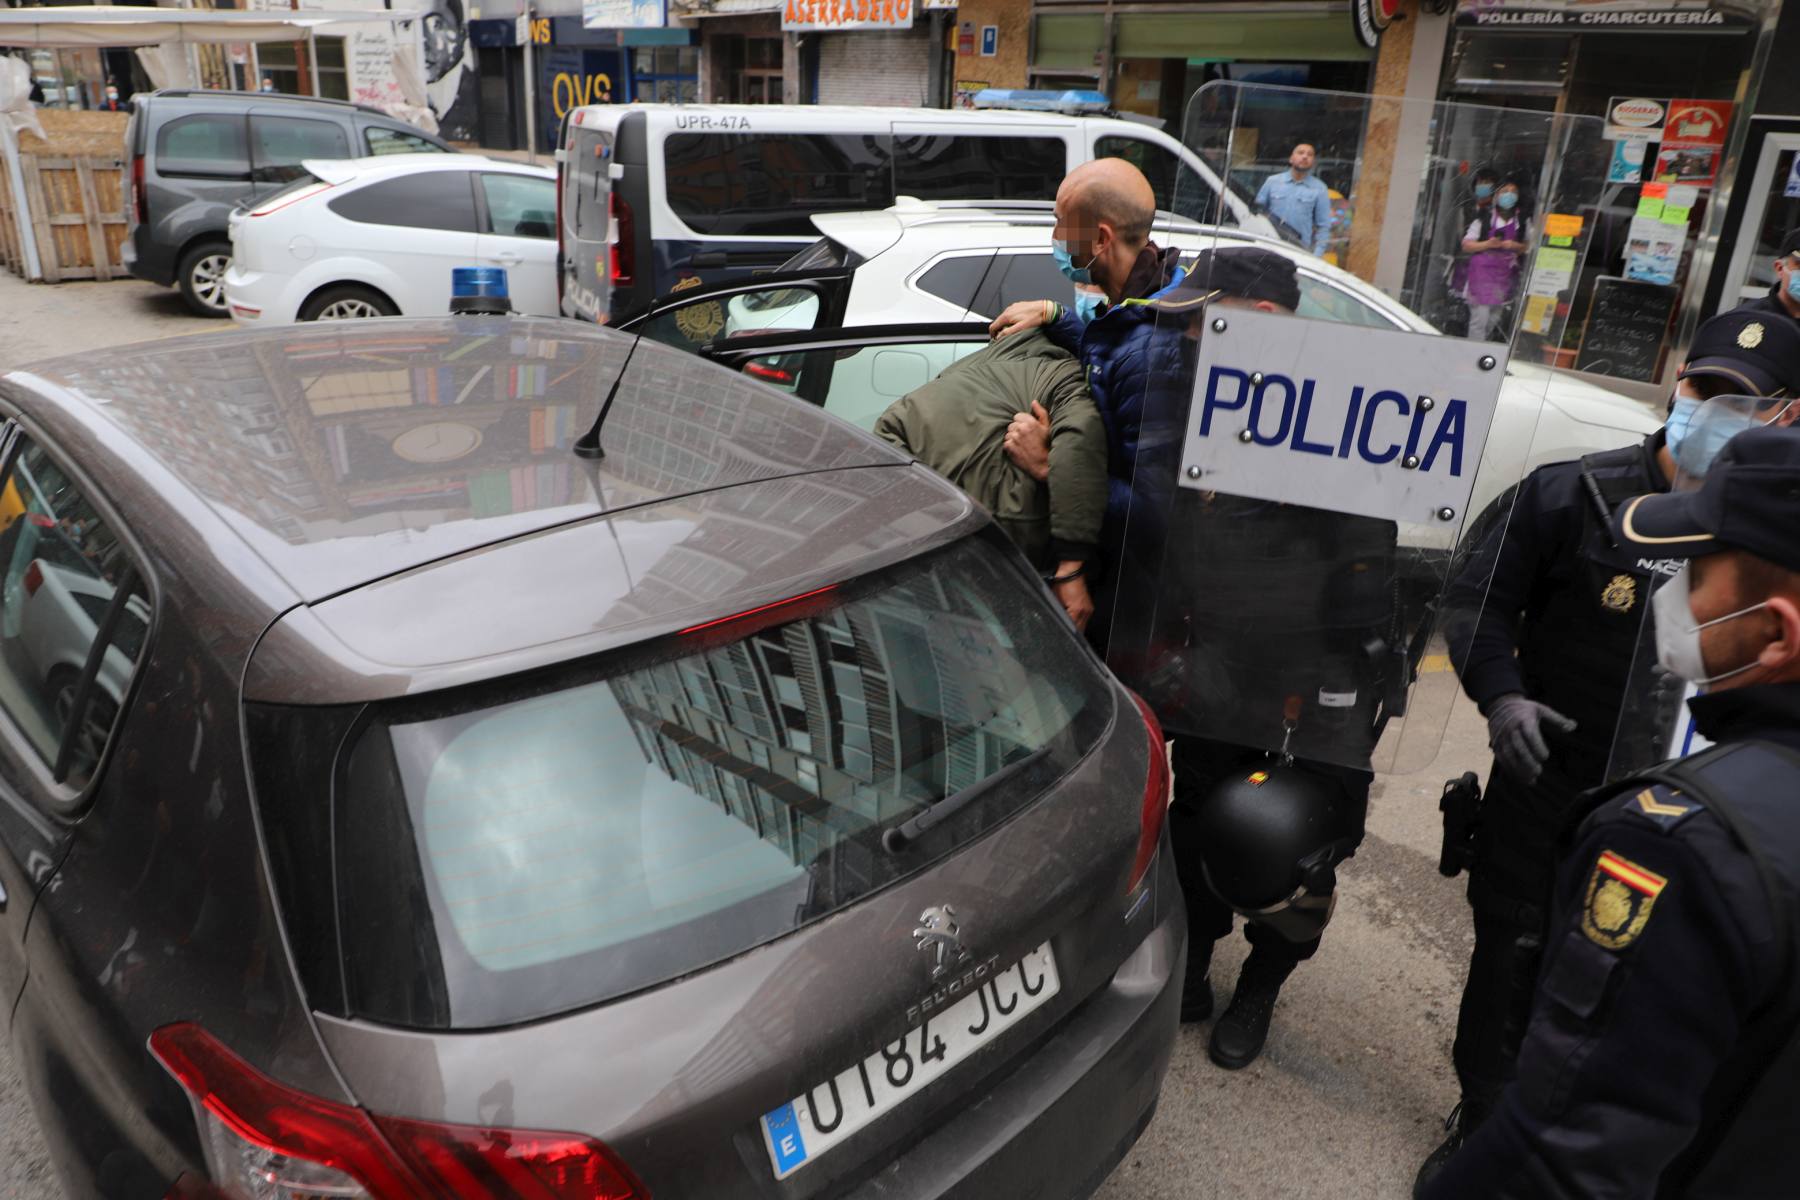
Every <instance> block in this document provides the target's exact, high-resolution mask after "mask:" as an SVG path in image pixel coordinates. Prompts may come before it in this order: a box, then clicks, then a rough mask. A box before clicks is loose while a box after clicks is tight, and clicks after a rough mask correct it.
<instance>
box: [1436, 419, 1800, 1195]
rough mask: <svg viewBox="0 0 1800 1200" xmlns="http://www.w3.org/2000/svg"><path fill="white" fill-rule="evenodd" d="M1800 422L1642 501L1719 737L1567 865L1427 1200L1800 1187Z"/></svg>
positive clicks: (1697, 714) (1675, 655)
mask: <svg viewBox="0 0 1800 1200" xmlns="http://www.w3.org/2000/svg"><path fill="white" fill-rule="evenodd" d="M1797 497H1800V431H1796V430H1793V429H1788V428H1781V427H1776V428H1757V429H1752V430H1750V431H1748V432H1745V433H1740V434H1738V435H1737V436H1736V437H1734V438H1733V439H1732V440H1731V441H1730V442H1729V443H1728V444H1727V445H1726V446H1725V447H1724V449H1723V450H1722V451H1721V453H1720V454H1719V456H1718V458H1717V460H1716V462H1715V463H1714V464H1713V466H1712V469H1711V470H1710V471H1708V473H1707V475H1706V478H1705V480H1704V481H1703V483H1702V484H1701V486H1700V488H1699V489H1698V490H1697V491H1675V492H1672V493H1669V494H1666V495H1663V494H1653V495H1647V496H1642V497H1637V498H1634V499H1632V500H1630V501H1628V502H1627V503H1626V504H1625V505H1623V506H1622V507H1621V509H1620V511H1619V512H1618V514H1617V515H1616V517H1615V520H1614V522H1613V524H1612V532H1613V535H1614V536H1615V537H1616V538H1617V539H1618V540H1619V542H1620V544H1621V545H1622V546H1623V547H1625V548H1627V549H1628V550H1629V551H1630V552H1632V553H1636V554H1640V555H1645V556H1653V557H1658V558H1664V557H1667V558H1673V559H1676V560H1679V561H1681V562H1682V566H1681V567H1680V569H1679V570H1678V571H1677V572H1676V573H1675V574H1674V576H1673V577H1672V578H1671V579H1670V580H1669V582H1668V583H1667V584H1665V585H1664V586H1663V587H1662V588H1661V589H1660V590H1659V591H1658V592H1657V593H1656V596H1655V598H1654V600H1653V601H1652V607H1653V609H1654V613H1653V616H1654V620H1655V640H1656V656H1657V659H1658V661H1659V662H1660V663H1661V664H1662V666H1663V667H1664V668H1665V669H1666V670H1668V671H1670V672H1671V673H1673V674H1675V675H1677V676H1680V677H1682V678H1685V679H1686V680H1688V681H1690V682H1692V683H1694V684H1696V685H1699V686H1700V687H1701V688H1702V693H1703V694H1701V695H1698V696H1696V697H1694V698H1693V699H1692V700H1691V701H1689V703H1688V708H1689V711H1690V712H1691V713H1692V715H1693V719H1694V722H1695V724H1696V725H1697V727H1698V728H1699V730H1700V732H1701V733H1702V734H1703V735H1705V736H1706V737H1707V738H1708V739H1710V740H1711V741H1712V742H1713V743H1714V746H1713V748H1711V749H1708V750H1704V751H1702V752H1700V753H1698V754H1695V755H1693V756H1691V757H1689V758H1686V759H1681V760H1678V761H1675V762H1670V763H1665V764H1663V765H1662V766H1661V767H1657V768H1653V769H1651V770H1650V771H1648V772H1646V773H1644V774H1642V775H1639V776H1637V777H1634V778H1628V779H1626V780H1625V781H1623V782H1621V783H1618V784H1615V785H1613V786H1610V787H1608V788H1606V789H1605V790H1604V791H1603V792H1600V793H1596V795H1597V796H1598V797H1599V798H1598V799H1597V800H1593V801H1591V802H1590V805H1589V807H1590V809H1591V811H1590V812H1589V814H1588V815H1587V817H1586V819H1585V820H1584V821H1583V822H1582V823H1581V824H1580V826H1579V829H1578V831H1577V832H1576V833H1575V835H1574V837H1573V839H1572V846H1573V848H1572V849H1571V850H1570V851H1569V852H1568V853H1567V854H1565V855H1564V856H1563V859H1562V863H1561V866H1560V868H1559V871H1558V877H1557V884H1556V890H1555V898H1554V916H1553V918H1552V920H1551V922H1550V924H1549V927H1548V929H1549V932H1548V936H1547V938H1546V942H1545V961H1544V967H1543V971H1542V972H1541V974H1540V976H1539V978H1538V984H1537V989H1536V1002H1535V1006H1534V1008H1533V1012H1532V1019H1531V1025H1530V1030H1529V1032H1528V1033H1527V1035H1526V1037H1525V1040H1524V1045H1523V1046H1522V1048H1521V1049H1520V1052H1519V1070H1518V1077H1517V1079H1516V1080H1515V1081H1514V1082H1512V1083H1511V1084H1509V1085H1508V1086H1507V1088H1506V1089H1505V1091H1504V1093H1503V1094H1502V1095H1501V1097H1500V1099H1499V1104H1498V1107H1497V1108H1496V1110H1495V1112H1494V1114H1493V1115H1492V1116H1491V1117H1490V1118H1489V1119H1488V1120H1487V1122H1486V1123H1485V1124H1483V1125H1482V1127H1481V1128H1480V1129H1479V1130H1477V1131H1476V1132H1475V1133H1474V1135H1473V1136H1472V1137H1471V1138H1469V1140H1468V1141H1467V1142H1466V1143H1464V1145H1463V1146H1462V1148H1461V1149H1460V1150H1459V1151H1458V1152H1457V1153H1456V1154H1455V1156H1454V1157H1452V1158H1451V1159H1450V1160H1449V1162H1448V1163H1447V1164H1446V1165H1445V1167H1444V1169H1443V1171H1442V1172H1441V1173H1440V1174H1438V1175H1437V1176H1436V1177H1435V1178H1434V1179H1432V1180H1431V1181H1430V1182H1429V1183H1428V1184H1427V1185H1426V1187H1425V1188H1424V1189H1423V1193H1422V1194H1423V1195H1424V1196H1425V1197H1426V1198H1427V1200H1452V1198H1454V1200H1483V1198H1487V1197H1518V1198H1520V1200H1524V1198H1526V1197H1530V1198H1531V1200H1557V1198H1563V1197H1567V1198H1570V1200H1573V1198H1576V1197H1583V1198H1585V1197H1594V1196H1653V1195H1654V1196H1706V1197H1725V1196H1733V1197H1750V1196H1770V1197H1772V1196H1791V1195H1793V1194H1794V1193H1795V1182H1794V1180H1795V1176H1796V1174H1797V1173H1800V1142H1796V1140H1795V1139H1794V1137H1793V1136H1792V1135H1793V1128H1794V1111H1795V1107H1796V1105H1797V1104H1800V1094H1797V1092H1800V902H1797V898H1800V805H1797V804H1796V802H1795V798H1796V797H1797V796H1800V521H1796V519H1795V512H1796V498H1797Z"/></svg>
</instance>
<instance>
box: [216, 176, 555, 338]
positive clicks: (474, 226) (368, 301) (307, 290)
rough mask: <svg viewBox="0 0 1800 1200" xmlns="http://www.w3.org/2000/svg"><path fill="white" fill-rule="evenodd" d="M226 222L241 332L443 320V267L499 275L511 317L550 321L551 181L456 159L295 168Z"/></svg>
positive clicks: (228, 278)
mask: <svg viewBox="0 0 1800 1200" xmlns="http://www.w3.org/2000/svg"><path fill="white" fill-rule="evenodd" d="M302 166H303V167H304V169H305V171H306V172H307V176H306V177H305V178H302V179H301V180H299V181H298V182H296V183H294V184H292V185H290V186H288V187H286V188H283V189H282V190H281V191H279V192H276V193H274V194H273V195H271V196H269V197H267V198H265V199H263V200H259V201H258V202H257V203H256V204H255V205H254V206H253V207H250V208H240V209H239V210H238V211H237V212H234V213H233V214H232V215H231V269H230V270H229V271H227V272H226V275H225V302H226V305H227V307H228V308H229V309H230V311H231V317H232V319H233V320H235V321H237V322H239V323H240V324H244V325H287V324H292V323H293V322H295V321H319V320H333V319H340V318H346V317H391V316H396V315H398V316H407V317H427V316H441V315H442V314H444V313H446V312H449V311H450V271H451V269H452V268H454V267H470V266H493V267H505V268H506V272H507V282H508V285H509V287H510V289H511V292H512V303H513V308H514V309H515V310H516V311H518V312H521V313H525V314H529V315H534V316H555V315H556V312H557V300H556V177H555V173H554V172H553V171H552V170H550V168H548V167H532V166H527V165H525V164H523V163H512V162H503V161H500V160H497V159H488V158H480V157H476V156H474V155H465V154H456V155H449V154H389V155H383V156H381V157H377V158H353V159H343V160H335V161H326V160H311V159H309V160H308V161H306V162H305V163H303V164H302Z"/></svg>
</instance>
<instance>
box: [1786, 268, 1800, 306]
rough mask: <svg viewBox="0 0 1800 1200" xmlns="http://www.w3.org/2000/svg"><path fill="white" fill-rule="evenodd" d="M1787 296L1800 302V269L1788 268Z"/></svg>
mask: <svg viewBox="0 0 1800 1200" xmlns="http://www.w3.org/2000/svg"><path fill="white" fill-rule="evenodd" d="M1787 294H1788V295H1790V296H1792V297H1793V298H1794V299H1796V300H1800V267H1789V268H1788V281H1787Z"/></svg>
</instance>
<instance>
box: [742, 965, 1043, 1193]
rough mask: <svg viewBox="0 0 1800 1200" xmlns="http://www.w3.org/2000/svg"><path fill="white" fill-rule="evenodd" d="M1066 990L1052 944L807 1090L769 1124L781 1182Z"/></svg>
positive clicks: (766, 1133)
mask: <svg viewBox="0 0 1800 1200" xmlns="http://www.w3.org/2000/svg"><path fill="white" fill-rule="evenodd" d="M1060 990H1062V981H1061V980H1060V979H1058V978H1057V974H1056V956H1055V955H1053V954H1051V952H1050V943H1049V942H1045V943H1044V944H1043V945H1041V946H1039V947H1038V948H1037V949H1036V950H1033V951H1032V952H1031V953H1030V954H1027V955H1026V956H1025V957H1024V958H1023V959H1021V960H1020V961H1018V962H1017V963H1014V964H1013V965H1012V966H1010V967H1008V968H1006V969H1005V970H1004V971H1000V972H997V973H996V974H995V975H994V976H993V977H991V978H990V979H989V980H988V981H987V983H985V984H984V985H982V986H981V987H979V988H977V989H976V990H975V991H973V992H971V993H970V994H969V995H967V996H964V997H963V998H962V999H961V1000H958V1001H957V1002H956V1003H955V1004H952V1005H951V1006H950V1007H948V1008H945V1009H942V1010H940V1011H938V1012H935V1013H933V1014H931V1015H930V1016H929V1017H926V1018H925V1019H924V1020H923V1021H921V1022H920V1023H919V1024H918V1026H917V1027H916V1028H913V1029H909V1030H908V1031H907V1032H906V1036H905V1037H902V1038H901V1039H900V1040H898V1041H896V1042H893V1043H891V1044H889V1045H886V1046H883V1047H882V1048H881V1049H880V1050H878V1051H877V1052H875V1053H874V1054H871V1055H869V1057H867V1058H865V1059H863V1060H862V1061H861V1062H859V1063H857V1064H856V1065H855V1066H853V1067H851V1068H850V1069H849V1070H847V1071H840V1072H838V1074H837V1076H836V1077H835V1078H832V1079H827V1080H826V1081H825V1082H823V1083H821V1084H818V1085H817V1086H816V1087H811V1088H808V1089H807V1090H806V1091H805V1092H804V1093H803V1094H801V1095H798V1096H795V1097H794V1098H793V1099H792V1100H790V1101H788V1102H787V1103H786V1104H783V1105H782V1106H781V1107H780V1108H778V1109H775V1110H774V1111H773V1112H770V1113H766V1114H764V1116H763V1118H762V1129H763V1142H764V1144H765V1145H767V1146H768V1148H769V1161H770V1162H771V1163H773V1164H774V1167H775V1178H777V1179H786V1178H787V1177H788V1176H789V1175H792V1174H793V1173H794V1172H795V1171H798V1170H799V1169H800V1168H801V1167H804V1166H806V1165H807V1164H808V1163H810V1162H812V1161H813V1160H814V1159H816V1158H818V1157H819V1156H820V1155H821V1154H823V1153H825V1152H826V1151H827V1150H829V1149H831V1148H832V1147H833V1146H835V1145H837V1144H838V1143H839V1142H841V1141H843V1140H844V1139H845V1138H848V1137H849V1136H850V1135H852V1134H854V1133H855V1132H856V1131H857V1130H859V1129H861V1128H862V1127H863V1126H865V1125H867V1124H869V1123H870V1122H871V1121H874V1120H875V1119H876V1118H878V1117H880V1116H881V1115H882V1114H884V1113H887V1112H890V1111H892V1110H893V1109H895V1108H897V1107H898V1106H899V1105H900V1104H901V1103H903V1102H904V1101H905V1100H906V1098H907V1097H908V1096H911V1095H912V1094H913V1093H915V1092H918V1091H920V1090H922V1089H923V1088H925V1087H926V1086H927V1085H928V1084H930V1083H931V1081H932V1080H934V1079H937V1078H938V1077H939V1076H941V1075H943V1074H945V1073H946V1072H948V1071H950V1070H951V1069H952V1068H954V1067H955V1066H956V1065H957V1064H958V1063H960V1062H963V1061H964V1060H966V1059H968V1058H969V1057H971V1056H972V1055H973V1054H974V1053H975V1051H976V1050H978V1049H980V1048H981V1047H982V1046H984V1045H986V1044H987V1043H988V1042H991V1041H993V1040H994V1039H995V1038H996V1037H998V1036H1000V1034H1001V1033H1002V1032H1003V1031H1005V1030H1007V1029H1009V1028H1011V1027H1012V1026H1014V1025H1017V1024H1018V1023H1019V1022H1020V1021H1023V1020H1024V1019H1025V1017H1026V1016H1027V1015H1028V1014H1030V1013H1032V1012H1034V1011H1036V1010H1037V1009H1039V1008H1041V1007H1042V1006H1043V1005H1044V1004H1046V1003H1048V1002H1049V1000H1050V997H1052V996H1054V995H1056V993H1057V992H1058V991H1060Z"/></svg>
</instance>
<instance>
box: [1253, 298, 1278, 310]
mask: <svg viewBox="0 0 1800 1200" xmlns="http://www.w3.org/2000/svg"><path fill="white" fill-rule="evenodd" d="M1250 307H1252V308H1254V309H1255V310H1256V311H1257V312H1266V313H1278V312H1280V311H1281V306H1280V305H1278V304H1276V303H1275V302H1274V301H1273V300H1258V301H1257V302H1256V303H1254V304H1252V305H1251V306H1250Z"/></svg>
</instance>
